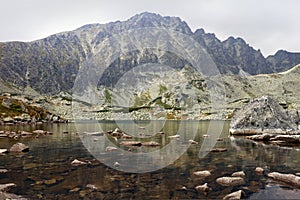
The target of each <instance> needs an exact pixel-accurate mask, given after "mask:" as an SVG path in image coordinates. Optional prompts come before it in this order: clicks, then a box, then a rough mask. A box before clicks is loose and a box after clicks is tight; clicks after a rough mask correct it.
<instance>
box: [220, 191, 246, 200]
mask: <svg viewBox="0 0 300 200" xmlns="http://www.w3.org/2000/svg"><path fill="white" fill-rule="evenodd" d="M242 193H243V191H242V190H239V191H236V192H233V193H230V194H228V195H226V196H225V197H224V198H223V199H224V200H238V199H241V198H242Z"/></svg>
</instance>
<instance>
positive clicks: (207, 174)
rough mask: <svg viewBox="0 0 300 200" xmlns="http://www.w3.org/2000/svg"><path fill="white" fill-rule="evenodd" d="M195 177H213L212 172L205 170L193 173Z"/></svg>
mask: <svg viewBox="0 0 300 200" xmlns="http://www.w3.org/2000/svg"><path fill="white" fill-rule="evenodd" d="M193 174H194V175H195V176H198V177H201V178H206V177H208V176H211V173H210V171H208V170H204V171H196V172H194V173H193Z"/></svg>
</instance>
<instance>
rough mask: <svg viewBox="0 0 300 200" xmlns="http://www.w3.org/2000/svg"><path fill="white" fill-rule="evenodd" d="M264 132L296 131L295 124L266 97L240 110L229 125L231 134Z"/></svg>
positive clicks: (280, 108) (282, 132)
mask: <svg viewBox="0 0 300 200" xmlns="http://www.w3.org/2000/svg"><path fill="white" fill-rule="evenodd" d="M266 130H268V132H267V133H271V134H273V133H274V134H278V133H277V132H278V131H279V132H280V134H284V133H286V132H287V131H292V130H297V124H296V123H295V122H294V121H293V120H291V118H290V117H289V116H288V115H287V113H286V112H285V110H284V109H283V108H282V107H281V106H280V105H279V104H278V103H277V102H276V101H275V100H273V99H272V98H270V97H268V96H263V97H260V98H256V99H254V100H252V101H250V102H249V103H248V104H246V105H245V106H243V107H242V108H240V110H238V111H237V112H236V113H235V114H234V116H233V118H232V120H231V123H230V133H231V134H262V133H265V131H266ZM273 130H276V131H274V132H273Z"/></svg>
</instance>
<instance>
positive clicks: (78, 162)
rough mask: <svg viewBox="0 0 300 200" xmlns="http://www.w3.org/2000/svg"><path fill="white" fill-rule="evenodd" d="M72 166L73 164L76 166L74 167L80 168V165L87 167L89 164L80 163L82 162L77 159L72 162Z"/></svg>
mask: <svg viewBox="0 0 300 200" xmlns="http://www.w3.org/2000/svg"><path fill="white" fill-rule="evenodd" d="M71 164H72V165H74V166H79V165H86V164H87V163H86V162H83V161H80V160H77V159H75V160H73V161H72V162H71Z"/></svg>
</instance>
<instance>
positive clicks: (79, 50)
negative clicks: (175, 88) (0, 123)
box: [0, 12, 300, 94]
mask: <svg viewBox="0 0 300 200" xmlns="http://www.w3.org/2000/svg"><path fill="white" fill-rule="evenodd" d="M147 27H149V28H163V29H167V30H171V31H177V32H180V33H183V34H187V35H190V36H191V37H192V38H193V39H194V40H195V42H198V43H199V44H200V45H201V46H202V47H203V48H204V49H205V50H206V51H207V52H208V53H209V54H210V55H211V58H212V59H213V61H214V62H215V64H216V66H217V67H218V69H219V71H220V73H222V74H238V73H239V72H241V71H242V72H245V73H247V74H251V75H255V74H266V73H274V72H280V71H283V70H287V69H290V68H291V67H293V66H295V65H296V64H299V63H300V54H299V53H289V52H286V51H279V52H277V53H276V54H275V55H274V56H270V57H268V58H267V59H266V58H264V57H263V55H262V54H261V52H260V51H256V50H255V49H253V48H252V47H251V46H250V45H249V44H247V43H246V41H244V40H243V39H242V38H234V37H229V38H228V39H227V40H225V41H223V42H221V41H220V40H219V39H218V38H217V37H216V35H215V34H214V33H206V32H205V31H204V29H202V28H200V29H197V30H196V31H195V32H194V33H193V32H192V31H191V29H190V27H189V26H188V25H187V23H186V22H184V21H183V20H181V19H180V18H179V17H170V16H161V15H159V14H155V13H149V12H144V13H141V14H137V15H135V16H133V17H131V18H130V19H128V20H126V21H115V22H110V23H107V24H89V25H85V26H82V27H80V28H78V29H76V30H75V31H69V32H64V33H59V34H55V35H52V36H49V37H47V38H44V39H42V40H38V41H33V42H29V43H26V42H9V43H2V44H1V45H0V53H1V60H0V69H1V73H0V80H2V82H7V83H8V85H9V84H11V85H14V86H16V87H20V88H23V89H24V88H26V87H27V86H28V85H29V86H30V87H31V88H32V89H34V90H36V91H37V92H41V93H50V94H56V93H58V92H61V91H70V90H71V89H72V87H73V83H74V80H75V78H76V76H77V73H78V70H79V69H80V68H81V66H82V63H84V62H85V61H86V59H87V58H90V57H92V56H93V55H95V54H97V52H98V51H97V50H98V49H99V48H100V47H99V45H101V43H102V42H103V41H104V40H105V39H107V38H109V37H111V36H112V35H117V36H118V34H120V33H122V32H125V31H127V30H132V29H141V28H147ZM111 51H112V50H108V51H107V55H111V54H113V53H114V52H111ZM129 53H130V56H128V57H127V58H126V59H125V60H122V59H117V61H116V62H115V65H114V66H112V68H113V69H111V68H110V70H112V71H114V72H118V71H120V70H122V69H124V68H126V69H127V70H130V69H131V67H134V66H137V65H139V64H140V63H149V62H150V63H153V62H154V61H155V63H157V62H158V61H160V62H161V63H163V64H164V65H168V66H174V67H175V68H178V69H181V68H182V67H184V65H185V64H186V63H187V61H185V60H183V59H181V58H178V57H176V55H171V54H170V53H168V52H160V53H159V52H158V51H155V50H149V51H144V50H141V51H137V52H129ZM107 55H103V56H104V57H105V56H107ZM174 56H175V57H174ZM111 76H113V74H111ZM107 78H108V80H114V78H113V77H107Z"/></svg>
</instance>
